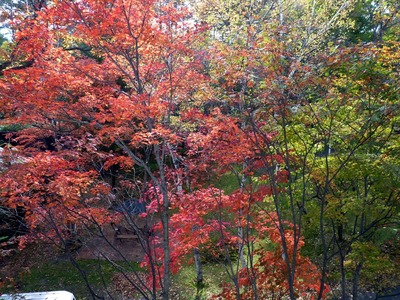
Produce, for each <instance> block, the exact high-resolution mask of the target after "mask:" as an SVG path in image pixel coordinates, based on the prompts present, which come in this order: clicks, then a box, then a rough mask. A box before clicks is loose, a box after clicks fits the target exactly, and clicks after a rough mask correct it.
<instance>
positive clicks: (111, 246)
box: [76, 225, 144, 262]
mask: <svg viewBox="0 0 400 300" xmlns="http://www.w3.org/2000/svg"><path fill="white" fill-rule="evenodd" d="M103 232H104V237H100V236H93V237H90V238H88V239H87V240H86V241H83V245H82V247H81V248H80V249H79V250H77V252H76V258H77V259H109V260H114V261H120V260H129V261H136V262H141V261H142V260H143V257H144V253H143V249H142V247H141V245H140V242H139V241H138V240H137V239H123V240H118V239H116V237H115V231H114V229H113V228H112V227H111V226H110V225H106V226H105V227H104V228H103Z"/></svg>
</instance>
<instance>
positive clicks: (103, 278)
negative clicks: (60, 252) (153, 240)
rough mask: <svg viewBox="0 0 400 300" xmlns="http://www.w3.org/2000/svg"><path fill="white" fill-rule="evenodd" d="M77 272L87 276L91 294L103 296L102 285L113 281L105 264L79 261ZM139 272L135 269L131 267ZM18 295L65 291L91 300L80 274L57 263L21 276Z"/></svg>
mask: <svg viewBox="0 0 400 300" xmlns="http://www.w3.org/2000/svg"><path fill="white" fill-rule="evenodd" d="M78 264H79V267H80V269H81V270H82V271H83V272H84V273H85V275H86V276H87V279H88V282H89V283H90V285H91V287H92V288H93V290H94V291H96V292H97V293H99V294H104V291H105V285H104V284H109V283H110V282H111V280H112V277H113V274H115V273H116V270H115V268H114V267H113V266H112V265H111V264H110V263H108V262H107V261H99V260H80V261H78ZM132 266H133V268H135V269H139V267H138V265H137V264H136V263H135V264H132V265H130V267H131V268H132ZM19 281H20V287H21V288H20V292H35V291H51V290H67V291H69V292H71V293H73V294H74V295H75V297H76V298H77V299H78V300H80V299H82V300H83V299H91V296H90V294H89V291H88V289H87V286H86V284H85V282H84V280H83V277H82V274H81V273H80V272H79V271H78V269H77V268H76V267H74V266H73V265H72V264H71V262H70V261H66V260H65V261H64V260H57V261H54V262H51V263H50V262H47V263H45V264H43V265H41V266H39V267H36V268H32V269H30V270H29V271H27V272H25V273H21V274H20V278H19Z"/></svg>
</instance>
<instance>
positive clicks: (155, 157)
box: [0, 0, 400, 299]
mask: <svg viewBox="0 0 400 300" xmlns="http://www.w3.org/2000/svg"><path fill="white" fill-rule="evenodd" d="M398 11H399V9H398V4H397V2H396V1H381V2H379V3H377V2H376V1H365V0H342V1H318V0H302V1H296V2H294V1H287V0H271V1H208V0H204V1H203V0H199V1H188V2H185V1H182V2H179V1H176V2H173V1H154V0H112V1H111V0H78V1H67V0H56V1H28V2H26V3H25V2H23V3H22V2H18V1H11V2H5V3H4V4H3V6H2V12H3V15H2V16H3V20H7V26H9V27H10V29H11V32H12V33H13V36H12V39H11V40H10V41H8V42H5V43H3V45H4V46H2V48H1V49H0V50H1V53H0V58H1V60H0V61H1V65H0V70H1V77H0V113H1V129H2V132H1V134H2V139H3V145H2V149H3V150H2V152H1V173H0V176H1V180H0V197H1V198H0V205H1V207H4V208H7V209H10V210H15V211H19V212H20V213H22V216H21V218H22V219H23V222H24V224H25V226H26V228H27V230H26V232H24V233H23V234H22V235H21V236H19V237H18V240H19V246H20V248H23V246H24V244H25V243H28V242H30V241H32V240H37V239H44V240H51V241H52V242H54V243H55V244H56V245H57V246H59V247H61V248H63V249H66V248H68V245H69V243H70V241H71V236H72V235H73V234H74V233H75V231H74V228H76V226H78V227H80V228H83V229H85V230H86V231H93V230H99V232H100V234H101V232H102V231H101V230H102V229H101V228H102V226H103V225H104V224H110V223H114V222H119V221H120V220H121V218H125V221H126V222H128V224H129V225H131V226H132V227H133V230H134V231H135V233H136V234H137V235H138V236H139V239H140V244H141V245H142V247H143V250H144V253H145V259H144V261H143V263H142V266H143V267H144V268H146V270H147V271H146V275H147V276H146V279H143V280H140V281H139V283H137V282H132V285H134V287H135V288H136V289H137V291H138V293H139V294H141V296H142V297H144V298H146V299H156V298H157V297H158V295H159V294H160V293H159V291H161V297H162V299H171V296H170V288H171V274H172V273H175V272H179V269H180V268H181V266H182V264H184V263H187V260H188V257H192V256H194V262H195V267H196V270H197V274H198V276H197V284H198V286H201V282H202V277H201V262H202V261H204V260H205V257H206V256H212V257H213V258H214V259H215V260H217V261H220V262H221V263H222V264H223V265H224V266H225V269H226V272H227V274H228V276H229V278H230V279H231V281H232V282H231V283H226V284H224V285H223V286H221V292H220V294H219V295H215V299H282V298H285V297H287V298H288V299H298V298H300V297H301V298H303V299H325V298H329V297H336V298H342V299H345V298H347V297H348V296H349V295H350V294H351V295H352V296H353V298H354V299H357V296H358V294H359V289H360V288H365V289H367V288H373V289H375V290H379V289H380V288H383V287H385V286H390V284H391V283H392V284H393V283H396V282H398V281H396V280H398V279H399V275H400V274H399V273H398V271H397V270H396V269H395V268H393V264H395V263H396V262H397V263H398V260H399V258H400V256H399V255H400V253H399V251H398V249H397V248H398V247H397V248H396V245H397V246H398V244H399V241H400V236H399V235H398V233H397V231H398V229H399V200H400V194H399V188H400V186H399V182H400V180H399V176H400V172H399V171H400V169H399V145H400V143H399V131H400V129H399V128H400V123H399V122H400V119H399V103H400V101H399V100H400V99H399V98H400V96H399V88H398V87H399V86H400V82H399V78H400V77H399V62H400V54H399V51H398V49H399V46H400V45H399V38H398V37H399V35H398V34H399V15H398ZM227 178H229V179H230V180H232V181H233V182H234V183H233V187H232V188H230V187H229V186H228V184H227V183H226V179H227ZM131 199H136V200H135V201H137V202H138V203H142V204H143V205H142V207H143V208H144V207H145V212H141V214H140V217H141V218H143V219H144V220H146V224H147V225H146V226H148V227H152V228H151V230H150V228H147V229H149V230H148V231H146V232H143V231H142V230H140V228H139V224H138V223H137V218H133V217H132V214H130V213H129V212H128V211H124V212H122V213H121V212H115V211H112V210H110V205H111V207H113V205H114V204H115V202H119V203H122V202H123V201H125V200H129V201H131ZM150 219H151V220H153V221H152V222H149V220H150ZM154 219H155V220H156V221H154ZM149 233H151V234H149ZM0 242H1V236H0ZM378 268H379V269H380V272H377V269H378ZM378 273H379V274H378ZM138 278H139V277H138ZM382 278H383V279H382ZM390 278H396V280H390ZM382 280H383V283H382ZM378 282H381V283H380V285H379V284H378ZM92 294H93V297H94V298H96V297H97V296H96V292H94V291H93V293H92Z"/></svg>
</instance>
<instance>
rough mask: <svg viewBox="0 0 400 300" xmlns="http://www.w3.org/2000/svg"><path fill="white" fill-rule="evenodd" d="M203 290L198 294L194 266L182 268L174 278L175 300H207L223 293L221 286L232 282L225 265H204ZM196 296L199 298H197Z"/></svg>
mask: <svg viewBox="0 0 400 300" xmlns="http://www.w3.org/2000/svg"><path fill="white" fill-rule="evenodd" d="M203 278H204V279H203V288H202V290H201V292H200V293H199V294H197V287H196V268H195V266H194V265H187V266H184V267H182V269H181V270H180V271H179V273H178V274H176V275H175V276H174V277H173V280H172V281H173V294H174V297H175V298H174V299H185V300H195V299H196V300H200V299H201V300H205V299H209V298H210V297H211V296H212V295H216V294H218V293H220V292H221V284H222V283H225V282H230V279H229V277H228V275H227V274H226V271H225V268H224V266H223V265H221V264H218V263H215V264H212V263H207V264H203ZM196 296H198V297H197V298H196Z"/></svg>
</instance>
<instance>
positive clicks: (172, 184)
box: [1, 1, 203, 299]
mask: <svg viewBox="0 0 400 300" xmlns="http://www.w3.org/2000/svg"><path fill="white" fill-rule="evenodd" d="M187 16H188V13H187V11H186V10H185V8H182V7H178V8H176V7H175V6H174V5H173V3H171V4H166V5H161V4H160V3H157V2H152V1H119V2H115V1H112V2H99V1H78V2H69V1H56V2H54V3H52V5H51V6H49V7H44V6H43V7H41V8H40V9H38V11H37V12H36V16H35V17H34V18H28V19H24V20H21V21H19V22H16V25H15V28H16V30H17V31H16V34H15V42H16V44H17V46H16V48H15V53H18V55H19V56H20V57H21V58H22V59H23V60H25V61H30V62H32V65H26V66H24V67H23V68H18V69H17V70H16V69H10V70H6V71H4V77H3V78H2V83H1V89H2V92H1V95H2V112H3V115H4V120H3V122H4V123H18V124H20V125H21V126H22V127H23V129H22V130H21V131H19V132H17V133H15V136H13V138H15V141H16V143H17V144H18V146H17V148H18V149H19V155H20V156H21V157H26V160H23V161H21V162H20V163H18V164H16V165H15V168H9V169H8V170H7V171H6V173H4V174H3V176H5V177H10V178H13V179H12V180H16V181H17V182H18V185H20V187H19V188H17V189H15V190H14V191H13V190H9V189H8V187H7V186H6V185H3V188H2V191H3V197H4V201H6V203H8V205H14V204H12V203H15V202H18V203H19V204H18V205H22V206H23V207H24V208H25V209H26V210H27V211H28V213H29V214H30V215H32V217H34V218H37V220H36V222H42V221H44V220H43V219H41V218H39V216H38V215H35V214H33V210H34V207H39V208H41V209H44V208H47V207H52V209H54V210H57V209H58V208H59V207H58V206H57V205H56V203H57V201H56V199H54V197H51V195H52V194H54V193H50V191H51V189H52V188H53V187H52V186H48V187H47V186H44V184H51V185H53V184H55V182H58V181H57V180H56V179H55V177H54V176H56V177H57V176H60V178H61V177H63V176H64V177H65V178H66V176H67V174H69V173H70V172H72V171H73V172H77V174H76V175H74V176H72V175H70V176H72V177H69V178H70V179H69V180H66V181H65V182H64V184H68V185H70V186H71V188H72V189H74V191H76V193H78V192H79V194H77V195H76V197H74V199H70V198H63V197H61V198H60V199H61V200H62V202H63V205H65V206H67V207H68V208H71V207H75V206H76V204H75V201H77V202H79V203H81V204H82V205H83V206H84V207H88V206H89V207H92V204H90V203H88V202H87V201H88V200H87V199H86V198H85V197H83V194H84V193H83V192H81V191H80V190H79V189H78V186H79V183H78V182H79V178H80V177H81V176H84V174H87V176H88V177H90V178H91V179H90V180H89V178H88V179H86V180H83V181H84V182H85V187H88V188H94V187H95V186H94V184H91V182H95V181H97V180H98V176H99V173H97V174H96V173H95V172H93V171H95V170H96V167H99V166H101V168H102V170H105V171H107V170H108V168H109V167H110V166H113V165H123V166H126V165H130V166H131V171H130V172H134V171H135V170H138V171H140V172H142V173H143V174H144V175H143V177H142V180H141V181H136V182H133V183H134V184H132V185H131V187H132V186H134V187H135V188H136V190H135V196H136V197H137V198H139V199H142V201H145V197H146V195H147V194H148V193H147V191H148V190H149V186H151V189H153V190H154V191H155V195H154V198H153V199H151V200H154V201H155V205H156V206H157V207H158V212H159V214H160V218H161V222H162V232H161V236H162V247H163V255H164V261H163V263H162V270H163V271H162V273H159V272H158V271H157V272H156V270H153V271H154V281H155V282H158V284H157V285H159V286H161V287H162V291H163V292H162V295H163V296H162V297H163V298H164V299H168V298H169V289H170V268H169V265H170V241H169V206H170V197H171V196H172V195H173V194H175V193H178V192H179V190H180V188H179V187H180V186H181V185H182V182H181V178H182V175H181V173H180V172H181V170H180V169H181V168H182V167H181V165H179V164H175V161H174V160H175V159H176V160H178V159H179V154H178V153H177V150H178V148H177V146H178V145H179V144H180V143H181V142H182V137H181V136H180V135H179V130H177V129H176V126H177V125H175V124H174V123H173V122H172V120H173V117H174V115H176V113H177V111H178V108H179V105H180V104H181V103H182V102H184V101H194V100H196V92H197V91H198V90H201V83H202V81H203V79H202V75H199V72H198V71H197V70H198V66H197V64H196V61H195V60H194V58H193V52H192V50H190V48H189V46H190V45H191V43H192V42H193V41H195V40H196V39H197V35H196V34H197V33H201V30H200V28H199V27H197V26H196V25H195V24H193V23H188V22H186V21H185V20H186V18H187ZM193 82H196V85H193ZM174 126H175V127H174ZM75 155H77V156H75ZM74 156H75V157H76V158H77V160H74V159H73V158H71V157H74ZM78 156H79V157H80V158H79V159H78ZM43 158H46V159H48V160H50V163H51V165H52V170H51V172H50V173H49V174H48V173H47V172H48V171H49V170H47V171H46V170H43V173H40V174H38V176H39V177H38V179H36V180H35V179H32V180H21V178H19V176H24V174H22V173H21V172H23V169H24V168H27V169H28V170H30V168H32V166H38V165H39V166H41V165H42V161H41V160H42V159H43ZM171 159H172V161H173V163H171ZM64 161H65V163H64ZM127 161H128V162H127ZM67 162H70V163H69V164H68V163H67ZM93 162H94V163H95V164H93ZM73 164H76V167H73ZM20 165H22V167H21V166H20ZM70 168H72V170H71V169H70ZM54 172H56V174H55V173H54ZM85 172H88V173H85ZM79 174H82V175H79ZM18 178H19V180H18ZM46 178H47V179H46ZM60 180H61V179H60ZM36 181H38V183H36ZM3 182H4V181H3ZM68 182H69V183H68ZM36 185H38V186H36ZM57 187H60V188H61V187H62V185H61V184H60V185H59V186H58V185H57ZM43 188H44V189H45V190H44V191H43V193H41V192H39V191H38V190H37V189H43ZM67 192H68V190H64V191H63V193H67ZM88 192H89V191H88ZM92 192H93V193H94V192H96V191H95V190H93V191H90V193H92ZM43 197H46V199H43ZM72 200H73V201H72ZM100 200H101V199H100ZM78 215H79V213H78ZM60 221H61V220H60ZM150 290H151V288H150ZM149 297H150V298H155V297H156V295H155V293H154V292H153V294H152V295H151V296H149Z"/></svg>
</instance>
